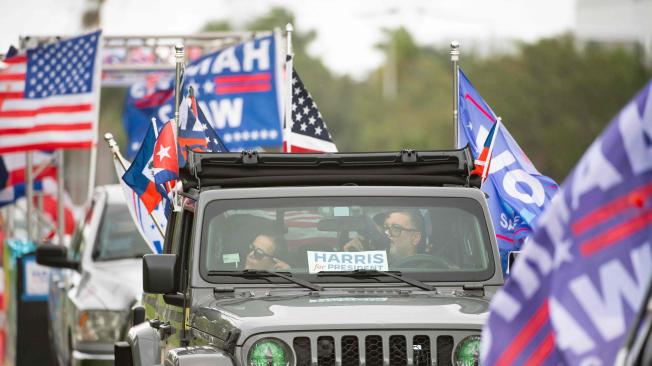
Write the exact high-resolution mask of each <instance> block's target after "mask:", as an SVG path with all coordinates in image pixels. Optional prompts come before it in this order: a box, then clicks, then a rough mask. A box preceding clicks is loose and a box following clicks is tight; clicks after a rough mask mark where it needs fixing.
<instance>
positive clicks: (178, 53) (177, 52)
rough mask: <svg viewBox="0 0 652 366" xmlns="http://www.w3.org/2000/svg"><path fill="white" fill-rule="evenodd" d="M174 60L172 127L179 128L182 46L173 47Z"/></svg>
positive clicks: (182, 61) (182, 62)
mask: <svg viewBox="0 0 652 366" xmlns="http://www.w3.org/2000/svg"><path fill="white" fill-rule="evenodd" d="M174 58H175V60H176V69H175V77H174V126H175V128H176V127H177V126H179V103H180V102H181V78H182V75H181V73H182V72H183V64H184V61H185V59H184V54H183V45H182V44H176V45H175V46H174Z"/></svg>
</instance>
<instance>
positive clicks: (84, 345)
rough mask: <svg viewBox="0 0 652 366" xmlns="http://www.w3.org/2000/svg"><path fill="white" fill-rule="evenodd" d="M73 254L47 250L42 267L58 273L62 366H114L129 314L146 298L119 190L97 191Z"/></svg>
mask: <svg viewBox="0 0 652 366" xmlns="http://www.w3.org/2000/svg"><path fill="white" fill-rule="evenodd" d="M82 220H83V221H82V222H80V223H79V224H78V227H77V229H76V232H75V234H74V236H73V238H72V241H71V244H70V249H67V248H65V247H63V246H57V245H42V246H40V247H39V248H38V250H37V261H38V262H39V263H40V264H43V265H47V266H50V267H54V268H53V270H52V275H51V278H50V293H49V297H48V312H49V319H50V327H49V330H50V336H51V338H52V342H53V344H54V350H55V352H56V356H57V361H58V362H59V364H61V365H85V364H93V365H98V364H106V365H113V358H114V357H113V343H114V342H115V341H117V340H120V339H123V338H124V336H125V333H126V330H127V329H129V326H130V319H129V311H130V309H131V307H132V306H133V305H134V304H135V303H136V302H137V301H138V300H140V297H141V293H142V264H141V261H142V256H143V255H144V254H148V253H151V250H150V249H149V247H148V245H147V244H146V243H145V241H144V240H143V239H142V237H141V236H140V234H139V233H138V231H137V229H136V226H135V224H134V222H133V221H132V218H131V216H130V214H129V212H128V209H127V206H126V204H125V198H124V195H123V193H122V188H121V187H120V186H119V185H109V186H101V187H97V188H96V190H95V193H94V196H93V200H92V202H91V204H90V205H89V207H87V208H86V211H85V215H84V216H83V217H82Z"/></svg>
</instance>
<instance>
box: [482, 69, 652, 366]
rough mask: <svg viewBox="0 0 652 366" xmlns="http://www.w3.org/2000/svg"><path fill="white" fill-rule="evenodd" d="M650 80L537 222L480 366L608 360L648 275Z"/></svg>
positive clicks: (651, 230) (494, 311)
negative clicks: (484, 365) (482, 364)
mask: <svg viewBox="0 0 652 366" xmlns="http://www.w3.org/2000/svg"><path fill="white" fill-rule="evenodd" d="M651 141H652V81H650V82H648V84H647V85H646V86H645V87H644V88H643V90H642V91H641V92H640V93H639V94H638V95H636V97H635V98H634V99H633V100H632V101H630V102H629V103H628V104H627V105H626V106H625V107H624V108H623V110H621V111H620V112H619V114H618V115H617V116H616V117H615V118H614V120H613V121H611V123H610V124H609V125H608V126H607V128H606V129H605V130H604V131H603V132H602V134H601V135H600V136H599V137H598V138H597V139H596V140H595V141H594V142H593V144H592V145H591V146H590V147H589V149H588V150H587V151H586V152H585V154H584V156H583V157H582V158H581V159H580V161H579V162H578V163H577V165H576V166H575V168H574V169H573V171H572V172H571V174H570V175H569V177H568V178H567V179H566V181H565V182H564V184H563V186H562V187H561V189H560V190H559V193H557V195H556V196H555V198H553V201H552V203H551V204H550V206H549V207H548V208H547V209H546V211H545V212H544V213H543V215H542V216H541V217H540V219H539V223H538V225H537V228H536V230H535V233H534V234H533V236H532V237H530V238H529V239H528V240H527V241H526V243H525V245H524V246H523V251H522V253H521V255H520V256H519V257H518V260H517V261H516V263H515V265H514V268H513V271H512V274H511V276H510V278H509V279H508V281H507V283H506V284H505V286H504V287H503V288H502V290H500V291H499V292H498V293H497V294H496V295H495V296H494V298H493V300H492V302H491V305H490V308H491V311H490V315H489V319H488V322H487V323H486V325H485V328H484V330H483V334H482V347H481V358H482V360H483V362H484V363H485V364H488V365H525V364H544V365H559V364H572V365H613V364H614V360H615V357H616V354H617V351H618V349H619V347H620V346H621V344H622V343H623V341H624V338H625V336H626V334H627V332H628V326H629V325H630V324H631V321H632V320H633V319H634V317H635V315H636V313H637V311H638V310H639V308H640V306H641V304H642V301H643V297H644V295H645V292H646V290H647V288H648V286H649V282H650V277H651V274H652V245H651V240H652V142H651Z"/></svg>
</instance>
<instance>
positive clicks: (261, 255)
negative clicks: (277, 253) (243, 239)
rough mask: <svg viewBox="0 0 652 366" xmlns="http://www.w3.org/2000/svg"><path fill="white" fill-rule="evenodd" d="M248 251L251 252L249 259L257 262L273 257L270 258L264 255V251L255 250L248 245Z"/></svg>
mask: <svg viewBox="0 0 652 366" xmlns="http://www.w3.org/2000/svg"><path fill="white" fill-rule="evenodd" d="M249 249H250V250H251V254H250V255H251V257H252V258H253V259H255V260H257V261H259V260H261V259H263V258H265V257H270V258H272V259H273V258H274V256H271V255H269V254H267V253H265V251H264V250H262V249H260V248H256V247H255V246H253V245H250V246H249Z"/></svg>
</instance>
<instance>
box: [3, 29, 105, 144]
mask: <svg viewBox="0 0 652 366" xmlns="http://www.w3.org/2000/svg"><path fill="white" fill-rule="evenodd" d="M99 44H100V32H95V33H90V34H87V35H84V36H79V37H75V38H70V39H66V40H62V41H59V42H56V43H51V44H46V45H41V46H38V47H36V48H32V49H28V50H27V52H26V53H23V54H18V55H15V56H13V57H9V58H6V59H5V60H4V63H5V64H6V65H8V66H7V67H5V68H4V69H2V70H0V153H8V152H18V151H28V150H51V149H58V148H90V147H91V146H93V145H94V144H95V142H96V135H97V133H96V129H97V121H98V113H99V90H100V85H99V83H100V79H99V77H100V64H99V61H98V60H99V57H100V52H99V49H98V45H99Z"/></svg>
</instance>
